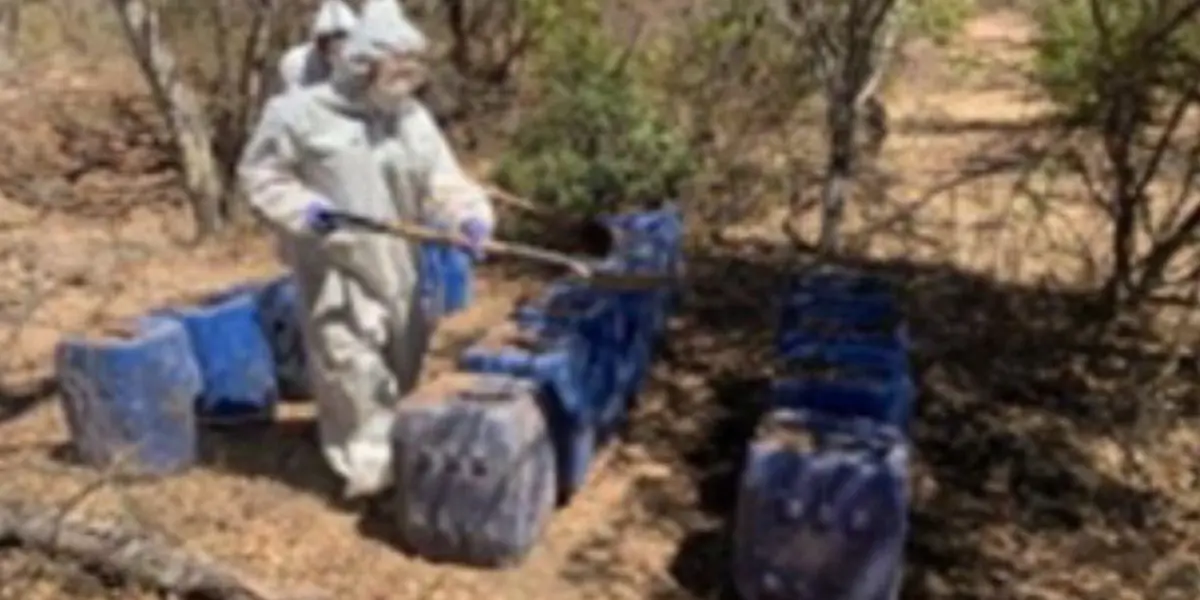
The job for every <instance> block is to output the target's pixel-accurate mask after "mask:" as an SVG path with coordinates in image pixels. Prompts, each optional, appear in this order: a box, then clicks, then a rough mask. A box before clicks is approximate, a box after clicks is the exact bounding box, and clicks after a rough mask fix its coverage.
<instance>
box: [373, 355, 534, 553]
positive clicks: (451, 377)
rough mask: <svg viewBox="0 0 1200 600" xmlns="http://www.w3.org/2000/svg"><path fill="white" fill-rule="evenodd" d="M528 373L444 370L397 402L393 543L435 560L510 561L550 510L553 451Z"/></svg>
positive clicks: (531, 538)
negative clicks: (511, 374) (395, 533)
mask: <svg viewBox="0 0 1200 600" xmlns="http://www.w3.org/2000/svg"><path fill="white" fill-rule="evenodd" d="M537 396H538V385H537V383H536V382H534V381H530V380H523V379H517V378H512V377H507V376H503V375H477V374H467V373H450V374H447V375H444V376H443V377H441V378H439V379H436V380H435V381H432V382H430V383H428V384H426V385H424V386H422V387H421V388H419V389H418V390H416V391H415V392H414V393H413V394H411V395H409V396H408V397H407V398H405V399H404V401H403V402H400V404H399V406H398V408H397V418H396V424H395V427H394V429H393V433H392V435H393V447H394V450H395V452H394V455H395V462H394V465H395V470H396V471H395V475H396V481H397V482H399V484H398V485H396V486H395V488H394V489H393V492H392V494H393V500H394V508H395V510H394V513H393V514H394V517H395V520H396V521H395V522H396V525H397V528H398V534H399V535H398V537H399V539H400V542H401V543H402V544H403V545H404V546H407V547H408V549H409V550H412V551H413V552H415V553H417V554H420V555H422V556H425V557H427V558H431V559H434V560H443V561H452V562H457V563H463V564H469V565H478V566H503V565H511V564H514V563H516V562H519V561H520V560H521V559H522V558H524V557H525V556H526V555H527V554H528V552H529V551H530V549H532V547H533V545H534V544H535V543H536V542H537V540H538V538H539V537H540V536H541V533H542V531H543V530H544V529H545V526H546V524H547V523H548V522H549V520H550V518H551V516H552V515H553V512H554V502H555V495H556V492H557V485H556V482H555V465H554V449H553V447H552V445H551V442H550V436H549V432H548V430H547V427H546V422H545V418H544V416H543V414H542V409H541V407H540V406H539V404H538V398H537Z"/></svg>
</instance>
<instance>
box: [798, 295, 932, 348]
mask: <svg viewBox="0 0 1200 600" xmlns="http://www.w3.org/2000/svg"><path fill="white" fill-rule="evenodd" d="M832 340H841V341H848V342H854V343H858V344H865V345H874V346H879V347H884V348H893V349H896V350H897V351H901V352H907V350H908V348H909V346H910V343H909V336H908V329H907V326H906V325H905V323H904V318H903V315H901V314H900V311H899V309H898V308H897V307H895V306H894V305H891V304H880V303H876V302H873V301H863V300H860V299H858V298H853V297H827V296H815V297H810V298H808V299H806V300H805V301H803V302H793V303H790V304H785V306H784V309H783V311H782V314H781V315H780V321H779V329H778V331H777V336H776V347H777V350H778V351H779V352H780V353H784V352H787V351H788V349H789V348H794V347H798V346H804V345H819V344H824V343H828V342H830V341H832Z"/></svg>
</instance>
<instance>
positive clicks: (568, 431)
mask: <svg viewBox="0 0 1200 600" xmlns="http://www.w3.org/2000/svg"><path fill="white" fill-rule="evenodd" d="M585 356H586V347H585V343H584V341H583V339H582V338H580V337H579V336H575V335H569V334H558V335H547V334H546V332H545V331H544V330H541V329H539V328H534V327H521V326H519V325H517V324H515V323H507V324H504V325H501V326H500V327H498V328H497V329H495V330H494V331H492V332H491V333H490V334H489V335H488V336H486V337H485V338H484V339H483V340H481V341H480V342H479V343H477V344H475V345H474V346H471V347H470V348H467V350H466V351H465V352H463V354H462V356H461V357H460V359H459V363H458V366H459V368H460V369H462V370H463V371H467V372H471V373H491V374H500V375H509V376H512V377H519V378H527V379H531V380H533V381H537V382H538V383H539V384H540V385H541V387H540V395H539V398H540V400H541V401H542V406H543V409H544V410H545V414H546V421H547V424H548V426H549V428H550V435H551V438H552V439H553V442H554V449H555V456H556V457H557V464H558V470H557V473H558V485H559V500H560V501H561V502H566V501H567V500H569V499H570V498H571V497H572V496H573V495H574V494H575V492H576V491H577V490H578V489H579V488H580V487H582V486H583V484H584V482H585V481H586V480H587V475H588V472H589V470H590V469H591V466H592V459H593V457H594V455H595V452H596V445H597V440H596V437H597V436H596V433H597V431H596V430H597V426H596V425H597V420H598V419H597V417H598V415H596V413H595V411H594V410H593V407H592V406H591V405H590V404H589V402H588V397H587V393H586V392H585V390H584V389H583V384H584V382H585V381H586V375H587V372H586V363H585V362H584V360H583V359H584V357H585Z"/></svg>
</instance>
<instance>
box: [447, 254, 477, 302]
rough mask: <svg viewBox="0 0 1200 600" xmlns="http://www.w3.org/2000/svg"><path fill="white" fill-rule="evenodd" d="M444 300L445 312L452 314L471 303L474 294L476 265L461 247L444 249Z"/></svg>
mask: <svg viewBox="0 0 1200 600" xmlns="http://www.w3.org/2000/svg"><path fill="white" fill-rule="evenodd" d="M442 267H443V289H444V290H445V291H444V293H443V302H444V303H445V304H444V309H445V311H446V312H445V314H448V315H452V314H454V313H457V312H459V311H461V310H464V309H466V308H467V306H469V305H470V304H471V299H472V297H473V294H474V290H473V280H472V276H473V275H474V271H475V265H474V263H473V262H471V255H470V254H468V253H467V252H466V251H465V250H462V249H460V248H444V249H442Z"/></svg>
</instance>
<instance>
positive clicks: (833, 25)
mask: <svg viewBox="0 0 1200 600" xmlns="http://www.w3.org/2000/svg"><path fill="white" fill-rule="evenodd" d="M903 3H904V0H844V1H841V2H812V1H809V0H769V1H768V5H769V6H770V7H771V10H772V11H773V13H774V15H775V17H776V18H777V19H778V21H779V22H780V23H782V24H783V25H784V26H785V27H786V28H787V29H788V30H789V31H790V32H791V33H792V34H793V35H794V36H795V38H796V41H797V43H799V44H803V45H805V46H807V47H808V51H809V52H808V54H809V55H810V56H811V57H812V60H813V67H814V68H815V70H816V75H817V77H818V79H819V80H820V81H821V83H822V87H823V92H824V100H825V128H826V138H827V142H828V155H827V159H826V166H825V174H824V181H823V183H822V190H821V207H822V217H821V236H820V242H819V244H820V248H821V250H822V251H823V252H826V253H828V252H834V251H836V250H837V247H838V231H839V228H840V224H841V220H842V213H843V207H844V206H845V202H846V195H847V193H848V188H849V186H850V184H851V183H852V182H853V179H854V173H855V167H856V163H857V162H858V160H857V159H858V155H859V150H858V145H857V140H858V136H859V133H860V130H861V128H862V125H863V123H864V118H870V119H871V120H873V121H875V122H876V124H877V125H878V124H879V123H880V122H881V121H882V118H883V111H882V109H883V105H882V103H880V102H879V101H878V99H877V98H876V92H877V90H878V88H879V86H880V82H881V81H882V80H883V77H884V74H885V72H886V68H887V66H888V62H889V60H890V59H891V57H892V55H893V53H894V51H895V49H896V45H897V42H898V37H899V30H900V28H899V19H898V18H897V16H898V14H899V12H900V11H899V10H898V9H899V8H901V5H902V4H903Z"/></svg>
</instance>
